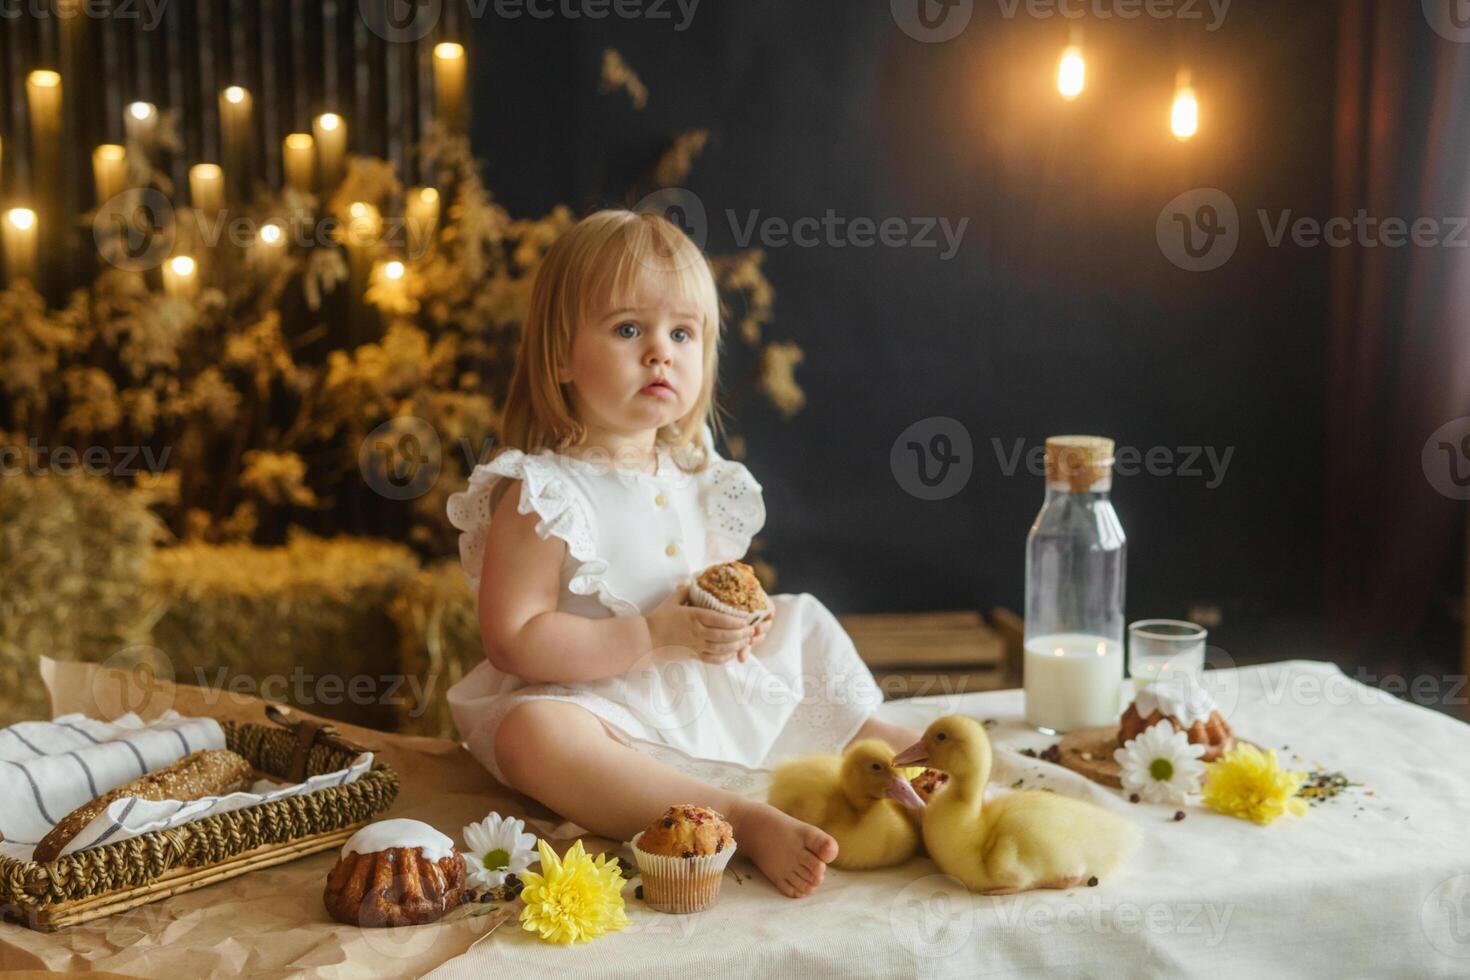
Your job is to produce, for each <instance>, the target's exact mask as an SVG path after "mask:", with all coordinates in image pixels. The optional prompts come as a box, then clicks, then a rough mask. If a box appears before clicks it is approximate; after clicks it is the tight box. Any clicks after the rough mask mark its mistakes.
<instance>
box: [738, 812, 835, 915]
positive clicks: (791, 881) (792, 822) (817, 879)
mask: <svg viewBox="0 0 1470 980" xmlns="http://www.w3.org/2000/svg"><path fill="white" fill-rule="evenodd" d="M729 816H730V823H731V825H732V826H733V827H734V828H735V840H736V842H737V843H738V844H739V846H740V850H742V851H744V852H745V853H746V854H749V855H750V859H751V860H752V861H754V862H755V865H756V867H758V868H760V869H761V873H762V874H764V875H765V876H766V877H767V878H769V879H770V880H771V884H773V885H775V886H776V888H777V890H779V891H780V892H781V893H782V894H783V895H786V896H787V897H789V898H803V897H805V896H807V895H810V894H811V893H812V892H813V891H815V890H816V887H817V886H818V885H820V884H821V883H822V876H823V875H824V874H825V873H826V871H827V862H829V861H831V860H832V859H833V858H835V857H836V856H837V842H836V841H835V840H833V839H832V837H831V835H829V834H828V833H827V832H826V831H823V830H820V829H818V828H816V827H813V826H812V825H811V824H809V823H805V822H803V821H801V820H797V819H796V818H795V817H792V816H788V815H786V814H784V813H782V812H781V811H780V810H777V809H776V808H775V807H773V806H770V805H769V804H766V803H755V802H749V801H747V802H746V803H745V804H744V805H743V806H741V807H740V808H739V809H738V810H736V811H735V812H733V813H731V814H730V815H729Z"/></svg>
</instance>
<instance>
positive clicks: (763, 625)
mask: <svg viewBox="0 0 1470 980" xmlns="http://www.w3.org/2000/svg"><path fill="white" fill-rule="evenodd" d="M775 621H776V610H775V608H774V607H772V609H771V614H770V615H769V616H767V617H766V618H765V619H763V620H761V621H760V622H759V623H756V624H755V634H754V635H753V636H752V637H751V638H750V646H748V647H746V648H745V649H744V650H742V651H741V652H740V659H741V660H742V661H744V660H745V658H746V657H747V656H748V655H750V653H751V652H752V651H753V650H754V649H755V645H756V644H757V643H759V642H760V641H761V640H763V639H765V638H766V634H767V633H769V632H770V631H771V624H772V623H774V622H775Z"/></svg>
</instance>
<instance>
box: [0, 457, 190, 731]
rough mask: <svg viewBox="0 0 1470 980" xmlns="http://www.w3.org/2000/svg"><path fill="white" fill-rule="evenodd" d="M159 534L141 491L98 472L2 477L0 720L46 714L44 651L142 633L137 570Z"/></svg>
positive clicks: (118, 645) (76, 656) (73, 655)
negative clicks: (41, 661)
mask: <svg viewBox="0 0 1470 980" xmlns="http://www.w3.org/2000/svg"><path fill="white" fill-rule="evenodd" d="M165 535H166V531H165V530H164V527H163V524H162V522H161V521H160V520H159V519H158V517H157V516H156V515H155V514H153V512H152V511H150V510H149V509H148V507H147V498H146V497H144V496H143V495H141V494H139V493H137V492H136V491H133V490H131V489H129V488H127V487H124V486H121V485H119V484H117V483H114V482H112V481H110V480H108V479H107V478H105V477H102V476H96V475H91V474H86V473H83V472H76V473H71V472H52V473H42V474H37V475H29V474H26V473H11V474H6V475H5V476H4V477H0V568H3V569H4V570H5V571H4V574H0V690H3V691H4V692H6V695H5V697H4V698H3V699H0V726H4V725H9V724H11V723H13V722H17V721H25V720H30V719H36V718H49V717H50V716H51V713H50V704H49V702H48V700H47V698H46V691H45V688H44V687H43V686H42V684H41V679H40V675H39V674H38V673H37V670H36V662H37V659H38V658H39V657H40V656H41V655H43V654H44V655H46V656H48V657H52V658H53V659H57V660H93V661H101V660H106V659H107V658H108V657H109V656H111V655H112V654H113V653H115V652H117V651H118V650H121V649H124V648H126V647H128V646H132V645H134V644H138V643H144V642H146V641H147V639H148V631H149V627H150V626H151V624H152V622H153V619H154V617H155V616H156V615H157V610H156V608H155V606H154V604H153V603H150V601H149V600H148V599H147V597H145V596H144V594H143V589H142V582H143V577H144V570H145V568H146V566H147V562H148V558H149V556H150V555H151V553H152V552H153V548H154V543H155V542H156V541H158V540H161V539H162V538H163V537H164V536H165Z"/></svg>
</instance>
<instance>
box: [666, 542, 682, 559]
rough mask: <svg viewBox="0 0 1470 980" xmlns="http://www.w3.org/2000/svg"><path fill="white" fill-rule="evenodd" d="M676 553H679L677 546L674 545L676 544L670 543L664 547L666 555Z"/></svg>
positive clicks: (670, 555)
mask: <svg viewBox="0 0 1470 980" xmlns="http://www.w3.org/2000/svg"><path fill="white" fill-rule="evenodd" d="M678 553H679V546H678V545H676V544H671V545H669V546H668V547H667V548H665V549H664V554H666V555H668V556H669V557H670V558H672V557H674V556H675V555H677V554H678Z"/></svg>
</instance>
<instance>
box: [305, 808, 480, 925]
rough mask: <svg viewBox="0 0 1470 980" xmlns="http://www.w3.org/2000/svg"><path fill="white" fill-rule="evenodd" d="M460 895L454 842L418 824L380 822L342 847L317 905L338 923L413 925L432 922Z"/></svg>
mask: <svg viewBox="0 0 1470 980" xmlns="http://www.w3.org/2000/svg"><path fill="white" fill-rule="evenodd" d="M465 894H466V892H465V865H464V858H463V857H462V856H461V855H460V854H459V852H458V851H456V850H455V849H454V841H452V840H450V839H449V838H448V837H446V836H445V835H443V834H441V833H439V831H437V830H435V829H434V828H433V827H430V826H429V825H428V824H426V823H423V822H421V821H418V820H380V821H378V822H377V823H372V824H368V825H367V826H366V827H364V828H362V829H361V830H359V831H358V832H357V833H356V834H354V835H352V837H351V839H349V840H348V841H347V843H346V844H344V845H343V846H342V856H341V857H340V858H338V860H337V863H336V865H335V866H333V868H332V870H331V871H329V872H328V873H327V890H326V892H325V893H323V895H322V901H323V903H325V905H326V907H327V912H329V913H330V914H331V916H332V918H334V919H336V920H337V921H338V922H346V923H347V924H349V925H354V926H412V925H420V924H422V923H425V922H433V921H434V920H435V919H437V918H439V917H440V916H442V915H443V914H444V913H445V912H448V911H449V910H450V909H452V908H454V907H455V906H457V905H459V904H460V902H461V901H463V900H464V897H465Z"/></svg>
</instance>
